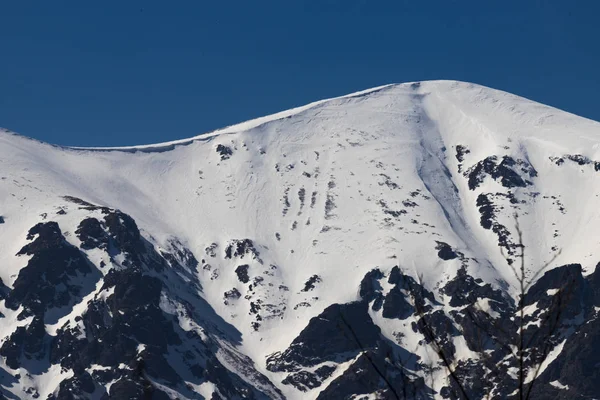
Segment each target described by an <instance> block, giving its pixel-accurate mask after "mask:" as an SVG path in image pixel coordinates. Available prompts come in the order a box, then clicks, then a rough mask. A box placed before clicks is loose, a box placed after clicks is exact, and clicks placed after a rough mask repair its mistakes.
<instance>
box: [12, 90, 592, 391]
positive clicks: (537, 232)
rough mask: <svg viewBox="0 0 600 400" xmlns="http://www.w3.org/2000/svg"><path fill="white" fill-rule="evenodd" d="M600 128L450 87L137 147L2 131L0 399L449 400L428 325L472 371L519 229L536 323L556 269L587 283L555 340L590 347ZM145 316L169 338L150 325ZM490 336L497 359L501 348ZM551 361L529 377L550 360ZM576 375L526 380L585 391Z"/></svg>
mask: <svg viewBox="0 0 600 400" xmlns="http://www.w3.org/2000/svg"><path fill="white" fill-rule="evenodd" d="M599 143H600V124H598V123H597V122H594V121H590V120H586V119H584V118H581V117H577V116H575V115H573V114H569V113H565V112H561V111H559V110H557V109H554V108H551V107H548V106H543V105H540V104H538V103H535V102H532V101H530V100H526V99H523V98H520V97H517V96H514V95H511V94H508V93H505V92H501V91H497V90H493V89H489V88H485V87H482V86H478V85H473V84H468V83H461V82H453V81H433V82H423V83H419V82H413V83H408V84H397V85H386V86H382V87H378V88H374V89H368V90H366V91H362V92H357V93H354V94H351V95H347V96H342V97H338V98H334V99H328V100H323V101H319V102H315V103H311V104H309V105H307V106H303V107H298V108H295V109H292V110H288V111H283V112H280V113H276V114H273V115H271V116H267V117H263V118H259V119H255V120H251V121H247V122H244V123H241V124H237V125H233V126H231V127H228V128H223V129H221V130H217V131H215V132H213V133H207V134H204V135H200V136H197V137H194V138H190V139H184V140H182V141H174V142H167V143H162V144H156V145H145V146H141V147H140V146H134V147H128V148H100V149H98V148H92V149H85V148H70V147H60V146H54V145H48V144H45V143H41V142H38V141H35V140H29V139H26V138H23V137H20V136H15V135H13V134H10V133H6V132H4V133H0V207H1V208H0V217H2V219H1V220H0V221H2V223H1V224H0V255H1V257H2V258H1V260H0V261H2V264H3V268H2V269H1V270H0V279H1V282H2V284H1V285H0V313H1V315H0V319H3V320H4V321H5V322H8V323H6V324H3V328H2V329H0V355H2V356H3V358H2V361H0V373H2V374H5V376H6V379H8V380H10V381H11V382H13V384H12V386H9V387H6V386H4V387H1V388H0V389H1V393H3V394H4V395H5V396H6V395H8V394H11V395H14V396H17V397H30V396H31V397H32V396H33V394H32V393H34V391H35V393H38V395H42V396H44V397H45V396H50V397H52V396H54V397H55V398H69V397H68V395H67V393H68V391H69V390H75V391H79V393H80V394H81V396H83V397H84V398H86V397H90V398H106V396H109V397H110V396H112V397H116V398H118V396H120V395H123V393H133V394H131V396H133V398H139V396H143V395H144V393H145V391H147V390H150V391H151V392H152V393H157V395H160V396H167V397H168V398H174V397H180V398H201V397H199V396H202V397H205V398H215V399H217V398H283V397H286V398H291V399H294V398H352V396H355V395H356V396H358V395H365V396H371V398H394V394H396V395H397V393H400V392H403V391H406V390H409V391H412V392H414V393H413V397H415V398H454V397H456V393H457V392H458V388H457V387H456V385H454V383H455V382H453V381H452V379H449V377H448V374H445V373H444V367H443V363H442V361H441V360H440V359H437V360H436V359H435V357H432V356H431V354H430V352H431V349H430V346H431V344H429V345H428V344H427V343H431V341H432V340H433V339H432V332H435V335H433V336H434V337H436V338H437V337H438V336H439V338H443V340H442V343H440V348H441V349H442V351H443V353H442V354H446V355H447V357H449V358H451V359H452V360H454V361H453V362H455V363H456V365H457V366H459V367H460V368H463V369H462V370H461V371H462V372H460V373H461V374H462V373H464V374H465V376H469V374H485V368H487V367H486V366H485V365H481V364H478V363H477V362H476V360H477V359H480V358H481V354H483V353H482V349H481V348H479V347H478V345H477V343H475V342H474V340H475V339H474V335H473V332H474V331H477V329H479V328H477V327H476V326H475V327H474V326H473V324H472V323H471V322H472V321H470V319H469V318H467V317H468V316H469V315H470V314H469V313H475V314H477V313H480V312H482V311H481V310H480V309H479V308H478V307H484V309H485V310H488V311H486V312H484V313H483V314H482V315H481V318H482V320H481V321H480V323H481V324H483V325H485V326H486V327H487V328H486V329H488V330H490V329H492V328H493V326H494V323H495V322H494V321H495V319H496V318H500V320H502V321H503V322H506V323H509V324H513V323H514V322H515V321H516V319H515V318H516V317H515V315H516V314H515V313H516V312H517V310H516V307H517V304H516V303H515V299H516V298H517V297H518V296H517V295H518V294H519V293H518V283H519V282H518V277H515V275H514V273H513V268H512V267H511V264H510V263H511V262H513V263H514V262H515V261H519V260H520V258H519V257H520V249H521V246H522V245H524V246H525V249H526V254H527V258H526V264H525V269H526V272H527V273H528V274H530V277H535V278H536V279H537V278H539V279H540V281H541V282H542V283H540V284H539V285H538V286H535V285H534V286H532V290H533V292H531V296H532V297H535V298H537V299H538V300H537V302H533V303H531V304H529V303H528V305H527V307H529V308H528V312H530V313H531V315H532V316H531V317H529V316H527V318H531V321H528V323H529V324H530V325H531V324H533V325H535V324H541V322H540V321H543V319H544V318H548V315H553V314H552V313H553V308H552V307H553V304H554V303H553V301H555V300H556V299H559V298H558V297H557V293H561V292H560V290H559V289H557V286H556V285H557V279H556V276H555V275H556V274H564V276H565V277H572V278H569V279H571V280H572V282H573V283H572V285H573V287H572V288H571V291H572V292H573V293H575V294H576V295H577V296H580V297H581V300H580V302H579V303H578V304H579V305H572V306H569V307H570V308H569V310H570V311H569V313H570V314H569V315H568V318H567V317H561V318H565V319H564V321H563V319H560V321H561V322H560V323H561V325H560V326H561V328H560V329H557V330H556V332H550V333H551V334H550V335H549V339H548V343H551V344H552V346H553V351H555V352H558V354H561V351H563V350H562V347H560V346H563V347H564V348H565V349H567V350H564V351H578V350H577V349H579V348H580V347H578V346H591V347H593V346H595V345H594V342H591V343H590V342H589V341H590V340H591V341H593V340H595V339H594V338H595V337H596V336H594V335H588V336H590V339H589V340H588V341H585V340H583V339H581V338H580V336H578V332H580V331H583V330H585V329H592V328H590V327H595V326H596V325H595V324H597V322H596V321H597V320H598V319H597V314H598V312H597V310H596V309H595V308H594V307H600V303H596V302H597V300H595V299H596V297H595V295H594V293H596V290H597V287H596V286H595V285H596V281H597V278H596V277H597V276H600V275H597V274H599V273H598V272H597V271H598V270H597V264H598V261H599V260H598V259H597V258H596V257H595V256H594V254H595V253H596V252H597V251H598V250H599V246H600V244H599V243H597V241H596V240H595V236H596V230H595V227H594V224H593V221H595V220H596V219H597V218H598V217H600V215H599V212H598V211H597V210H598V209H599V208H598V206H600V204H598V203H599V202H600V200H599V199H598V195H597V194H596V193H597V191H596V190H595V188H597V187H598V183H597V182H598V179H599V178H600V175H599V172H598V171H599V170H600V161H598V160H600V147H599V146H598V144H599ZM515 213H516V214H517V216H518V217H517V220H515V219H514V217H513V214H515ZM516 224H520V227H521V228H520V229H521V231H522V240H521V241H520V239H519V235H520V234H519V231H518V230H517V225H516ZM546 263H551V264H550V265H548V266H547V268H542V267H544V265H545V264H546ZM555 270H556V271H559V272H556V273H554V275H552V274H549V272H551V271H555ZM40 277H42V278H40ZM46 277H47V278H46ZM47 279H50V280H47ZM558 281H560V279H558ZM567 281H569V280H567ZM140 282H143V284H141V283H140ZM536 282H537V281H536ZM569 282H570V281H569ZM533 283H535V282H532V284H533ZM128 287H129V288H130V289H131V290H127V288H128ZM575 294H574V295H575ZM563 300H564V299H563ZM480 303H481V304H483V306H482V305H480ZM478 304H479V305H478ZM536 304H538V305H539V307H538V306H536ZM569 304H571V303H569ZM542 305H544V306H543V307H542ZM473 307H475V308H473ZM477 315H479V314H477ZM528 315H529V314H528ZM494 316H495V317H494ZM334 320H335V321H334ZM100 321H103V322H102V323H100ZM323 321H334V322H332V323H333V325H331V324H329V323H326V322H323ZM360 321H364V331H363V330H362V329H363V327H360V326H361V322H360ZM511 321H512V322H511ZM584 322H585V323H584ZM153 324H159V326H163V327H164V331H165V332H166V333H165V335H164V336H161V337H160V338H157V339H156V341H155V340H154V339H152V338H149V337H148V336H147V334H146V333H145V331H144V330H146V329H151V327H152V325H153ZM340 324H341V325H340ZM132 326H135V327H139V329H137V328H136V329H134V328H132ZM528 326H529V325H528ZM510 329H516V327H515V326H513V325H511V328H510ZM594 329H595V328H594ZM569 332H570V333H569ZM490 335H491V334H490ZM100 337H106V338H109V339H110V340H109V342H110V343H109V344H107V345H102V344H101V343H102V342H98V340H99V338H100ZM353 337H355V338H356V339H353ZM494 337H495V336H494V335H491V338H492V339H490V340H491V342H490V343H488V345H489V346H491V347H490V348H492V349H493V354H494V357H498V359H502V357H504V358H506V357H510V356H509V355H508V354H506V352H505V350H504V349H503V348H502V346H498V338H496V339H494ZM323 338H331V340H330V342H328V346H323V345H322V344H321V343H320V341H321V340H322V339H323ZM569 338H571V339H569ZM574 338H578V339H577V341H575V339H574ZM159 339H160V340H159ZM103 340H104V339H103ZM357 343H358V345H357ZM561 343H562V344H561ZM578 343H579V344H578ZM581 343H583V344H581ZM107 346H116V347H118V348H122V350H123V351H122V354H120V355H119V356H118V357H117V356H115V355H111V354H110V351H109V350H108V348H107ZM536 346H537V347H536ZM540 346H542V345H541V344H540V343H537V342H535V341H534V342H532V346H531V349H529V350H530V351H531V352H532V353H531V354H532V356H531V357H532V361H531V362H532V363H534V362H535V361H536V360H538V358H539V357H538V358H536V357H535V351H541V350H540V348H541V347H540ZM438 350H439V349H438ZM559 350H560V351H559ZM73 351H79V352H81V354H83V355H84V357H83V358H82V361H77V360H74V358H73V354H72V352H73ZM385 354H388V356H384V355H385ZM557 357H558V356H557ZM556 359H557V360H559V361H557V362H554V360H552V361H551V362H550V363H549V365H546V366H545V368H544V370H543V371H542V373H544V372H546V371H547V372H546V374H547V375H549V374H550V375H551V374H554V375H556V374H559V375H560V374H563V375H564V374H565V373H563V372H560V371H562V370H561V369H560V368H561V361H560V359H559V358H556ZM32 360H39V362H34V361H32ZM140 360H141V361H140ZM538 361H539V360H538ZM542 361H544V360H542ZM140 362H141V364H140ZM161 364H164V365H168V366H169V367H170V369H168V368H167V369H166V370H165V371H166V372H165V373H160V372H159V370H157V369H156V368H157V365H161ZM428 364H431V365H434V366H436V368H435V374H434V375H435V376H434V375H432V381H431V382H430V381H429V379H430V377H429V376H428V375H427V374H426V373H425V372H424V371H426V370H427V366H428ZM509 364H510V363H509ZM140 365H141V366H140ZM369 366H370V367H372V368H366V370H365V367H369ZM376 366H379V367H377V368H375V367H376ZM380 367H381V368H380ZM505 367H506V368H509V367H510V368H513V367H514V366H510V365H509V366H503V367H501V368H500V369H501V371H503V372H502V376H491V377H490V379H489V382H488V383H489V384H490V385H492V386H489V387H484V388H480V387H476V386H477V385H474V383H472V382H470V381H468V380H467V381H468V382H467V383H468V385H467V386H468V388H469V390H470V391H471V392H470V393H472V394H473V397H472V398H479V397H478V396H480V393H482V391H485V390H494V391H497V392H498V393H502V394H503V395H506V396H508V394H509V393H511V392H512V390H513V389H511V388H513V385H514V381H513V380H512V378H510V376H511V375H510V373H508V370H506V371H505V370H504V368H505ZM534 367H535V364H532V365H529V366H528V368H534ZM481 368H483V369H481ZM382 369H383V370H385V371H386V374H387V371H388V370H389V373H390V374H391V375H390V376H384V375H385V374H381V373H375V372H374V371H381V370H382ZM61 371H62V372H61ZM103 371H104V372H103ZM136 371H137V372H136ZM365 371H366V372H365ZM26 374H27V375H28V376H27V377H26V378H22V379H21V378H15V377H16V376H17V375H19V376H25V375H26ZM365 374H366V375H365ZM399 376H401V377H402V378H401V379H400V378H398V377H399ZM561 376H562V375H561ZM49 377H52V379H50V378H49ZM392 377H396V378H398V379H396V378H394V379H392ZM433 377H434V378H435V379H433ZM465 379H466V378H465ZM544 379H546V378H545V375H544ZM548 379H550V378H548ZM560 379H563V378H560ZM573 379H574V378H573V376H572V375H569V374H568V373H567V374H566V375H565V377H564V380H565V382H562V381H560V380H559V379H558V378H556V379H554V381H557V382H561V383H560V385H563V386H565V385H567V386H569V385H570V386H571V387H572V389H571V390H569V389H556V388H555V386H553V385H550V383H549V382H554V381H547V382H545V383H544V385H540V390H542V389H543V390H546V391H548V390H554V389H556V390H557V391H558V392H557V393H559V394H557V395H556V396H558V397H556V398H561V397H560V396H563V395H564V396H568V395H570V396H575V395H576V394H581V393H583V394H585V393H589V390H592V389H590V388H588V387H587V386H585V385H582V384H578V383H577V382H575V383H574V382H573ZM362 380H365V381H367V382H369V384H367V385H365V384H359V383H360V382H361V381H362ZM51 382H56V385H55V386H52V383H51ZM390 382H391V384H390ZM115 383H118V385H117V386H115V387H113V385H114V384H115ZM548 385H549V386H548ZM591 385H592V386H591V387H592V388H593V383H592V384H591ZM31 388H33V389H31ZM69 388H70V389H69ZM552 388H554V389H552ZM30 389H31V390H30ZM28 390H29V392H28ZM586 390H588V392H586ZM136 393H137V394H136ZM453 393H454V394H453ZM547 393H549V392H547ZM61 396H62V397H61ZM64 396H67V397H64ZM136 396H138V397H136ZM453 396H454V397H453ZM553 396H554V394H553ZM457 398H460V395H458V397H457Z"/></svg>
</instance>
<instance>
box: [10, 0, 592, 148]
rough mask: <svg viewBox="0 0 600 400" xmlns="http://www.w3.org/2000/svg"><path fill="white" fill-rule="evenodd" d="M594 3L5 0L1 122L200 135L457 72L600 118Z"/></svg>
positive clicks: (57, 129)
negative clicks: (379, 88)
mask: <svg viewBox="0 0 600 400" xmlns="http://www.w3.org/2000/svg"><path fill="white" fill-rule="evenodd" d="M599 14H600V2H598V1H595V0H589V1H551V0H519V1H510V0H505V1H494V0H489V1H487V0H486V1H481V0H478V1H470V0H454V1H453V0H439V1H428V0H411V1H405V0H397V1H389V2H388V1H373V0H356V1H354V0H277V1H267V0H254V1H248V0H245V1H241V0H240V1H233V0H217V1H212V2H211V1H204V0H195V1H186V0H175V1H166V0H156V1H154V0H148V1H143V0H124V1H123V0H119V1H113V0H103V1H81V0H71V1H68V0H53V1H49V0H43V1H42V0H39V1H34V0H31V1H29V0H28V1H4V2H0V23H1V34H0V126H2V127H5V128H8V129H11V130H14V131H16V132H19V133H21V134H24V135H27V136H32V137H35V138H38V139H41V140H44V141H48V142H51V143H57V144H67V145H82V146H87V145H103V146H108V145H132V144H144V143H153V142H160V141H167V140H173V139H178V138H185V137H189V136H193V135H197V134H200V133H203V132H206V131H209V130H212V129H215V128H219V127H222V126H225V125H230V124H232V123H236V122H240V121H243V120H246V119H250V118H254V117H258V116H262V115H265V114H269V113H273V112H276V111H280V110H284V109H287V108H291V107H294V106H298V105H302V104H305V103H308V102H311V101H315V100H319V99H321V98H326V97H332V96H338V95H343V94H347V93H350V92H353V91H357V90H360V89H365V88H368V87H372V86H378V85H382V84H386V83H392V82H406V81H414V80H426V79H457V80H463V81H470V82H475V83H480V84H483V85H486V86H491V87H494V88H498V89H502V90H506V91H509V92H512V93H515V94H519V95H522V96H525V97H528V98H531V99H534V100H537V101H540V102H542V103H546V104H550V105H553V106H556V107H559V108H562V109H565V110H568V111H571V112H574V113H576V114H579V115H583V116H586V117H589V118H592V119H596V120H600V105H599V102H598V97H597V96H598V93H600V73H599V71H600V28H599V26H600V23H599V22H598V15H599Z"/></svg>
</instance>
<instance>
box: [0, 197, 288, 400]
mask: <svg viewBox="0 0 600 400" xmlns="http://www.w3.org/2000/svg"><path fill="white" fill-rule="evenodd" d="M84 207H87V208H89V209H91V210H98V208H96V207H95V206H93V205H91V204H90V203H87V202H85V204H84ZM101 211H102V213H103V214H104V216H105V217H104V219H103V220H99V219H97V218H94V217H88V218H85V219H83V220H82V221H81V222H80V224H79V226H78V228H77V230H76V235H77V238H78V239H79V240H80V241H81V249H78V248H77V247H75V246H73V245H71V244H70V243H69V242H67V240H65V237H64V236H63V234H62V232H61V230H60V227H59V225H58V224H57V223H56V222H52V221H49V222H45V223H40V224H37V225H36V226H34V227H33V228H31V229H30V230H29V233H28V235H27V239H28V240H29V241H30V242H29V243H28V244H26V245H25V246H24V247H23V248H22V249H21V250H20V251H19V255H27V256H30V257H31V258H30V259H29V261H28V263H27V265H26V266H25V267H24V268H22V269H21V271H20V273H19V276H18V277H17V279H16V280H15V282H14V283H13V288H12V290H10V289H9V288H6V287H4V286H2V287H1V288H0V289H2V295H3V296H5V297H6V300H5V304H6V306H7V307H8V308H9V309H12V310H15V311H18V310H20V312H19V313H18V318H19V319H20V320H23V321H24V322H25V321H26V319H27V318H29V319H30V320H29V322H25V324H24V325H22V326H19V327H18V328H16V330H15V331H14V332H12V333H11V334H10V336H8V337H7V338H4V341H3V343H2V346H1V347H0V355H1V356H3V357H4V360H5V363H6V365H7V366H8V367H9V368H11V369H14V370H16V369H18V368H25V369H31V370H32V371H39V370H41V371H48V370H49V369H50V368H52V367H53V366H59V367H60V368H61V369H62V370H63V371H72V374H71V376H70V377H66V378H64V379H63V380H62V381H61V382H60V385H59V387H58V389H57V390H56V391H55V392H54V393H53V394H52V395H51V396H50V398H55V399H72V398H88V397H94V398H101V397H102V398H106V396H108V397H109V398H128V399H146V398H153V399H169V398H172V397H173V394H174V393H176V396H181V397H187V398H198V394H197V393H195V392H194V391H193V389H192V388H191V386H190V383H193V384H196V385H201V384H202V382H211V383H210V384H211V385H214V387H215V390H216V391H215V393H220V395H217V396H221V397H219V398H282V395H281V393H280V392H279V390H278V389H276V388H275V387H274V386H273V385H272V384H271V383H270V382H269V381H268V379H266V378H265V377H264V376H262V375H261V374H260V373H259V372H257V371H255V370H254V367H253V363H252V361H251V360H249V359H247V358H245V357H244V356H243V355H241V354H236V352H237V351H236V350H235V349H234V348H233V347H227V348H222V345H220V344H219V341H222V340H228V339H227V335H225V334H224V333H223V331H221V329H222V328H217V327H216V326H215V328H214V329H215V330H214V331H213V332H211V331H210V330H206V329H205V328H200V327H199V326H198V325H197V326H198V327H197V328H196V329H191V330H190V329H189V328H187V329H183V328H182V326H186V325H182V319H186V318H188V319H189V320H191V321H199V323H200V324H202V325H206V323H205V322H202V321H203V320H202V318H203V316H202V313H204V312H208V315H210V313H211V310H210V306H208V304H206V303H205V302H204V301H202V300H201V299H200V298H199V297H197V298H195V299H194V298H189V297H188V298H187V299H186V298H185V297H179V295H178V294H177V293H176V292H175V293H174V292H173V285H174V284H177V283H176V279H177V278H178V277H179V279H181V277H186V279H189V278H187V276H188V275H187V274H186V273H187V271H189V270H190V269H195V268H196V267H197V266H198V262H197V261H196V259H195V258H194V256H193V254H192V253H191V252H189V250H187V249H185V248H181V247H176V244H174V246H173V248H172V249H171V250H172V252H163V253H162V254H161V253H158V252H157V251H155V250H154V249H153V248H152V247H151V246H149V245H148V244H147V243H145V241H144V239H143V238H142V237H141V235H140V232H139V229H138V228H137V225H136V223H135V221H134V220H133V219H132V218H131V217H129V216H128V215H126V214H124V213H122V212H120V211H117V210H111V209H107V208H102V209H101ZM82 250H97V251H101V252H102V253H103V254H105V255H106V257H108V258H109V259H114V260H115V262H116V259H117V258H118V259H119V261H118V262H119V264H120V266H119V267H113V268H111V269H109V270H107V271H104V273H105V274H104V275H103V274H102V273H101V272H100V270H98V269H97V268H96V267H95V265H94V264H92V263H91V262H90V261H89V260H88V259H87V257H86V255H85V253H84V252H82ZM167 266H170V267H171V269H170V271H165V268H167ZM192 279H193V278H192ZM165 282H166V283H165ZM190 283H193V282H190ZM188 284H189V283H188ZM193 286H194V285H192V287H193ZM195 286H196V287H198V288H200V286H199V285H195ZM239 296H240V294H239V292H237V295H236V292H232V294H231V295H230V297H231V298H236V297H239ZM84 297H85V298H86V299H87V300H86V301H83V299H84ZM190 300H192V301H194V305H192V303H190ZM76 304H81V305H82V306H83V308H82V309H81V310H82V311H81V312H80V313H78V314H75V315H73V316H70V315H69V314H70V313H71V311H72V308H73V307H74V305H76ZM195 307H199V308H200V309H196V310H197V311H195V310H194V308H195ZM202 309H203V311H201V310H202ZM198 312H200V313H201V314H197V313H198ZM212 313H213V314H214V311H213V312H212ZM59 320H60V321H61V322H60V325H59V326H57V329H56V332H55V333H53V334H48V332H47V329H49V328H47V326H48V325H46V324H54V323H56V321H59ZM215 322H216V323H218V324H221V325H222V326H223V327H225V329H230V328H226V324H225V323H224V322H223V321H221V322H218V319H217V320H215V321H213V322H211V326H212V325H214V324H215ZM186 324H187V322H186ZM216 338H219V339H218V340H217V339H216ZM229 340H233V338H230V339H229ZM217 353H223V354H227V357H229V358H233V359H235V360H237V361H236V362H237V368H242V369H243V370H244V371H245V374H246V375H247V376H250V377H251V378H250V380H251V381H252V382H254V383H253V384H248V383H246V381H244V380H243V379H241V378H240V377H239V376H238V375H237V374H236V373H233V372H232V371H231V370H230V369H229V368H228V367H225V366H223V365H222V364H221V361H219V358H217V357H216V354H217ZM238 373H239V372H238ZM158 382H160V385H157V383H158ZM165 388H168V390H166V389H165ZM165 390H166V391H165ZM35 393H37V392H36V391H35V390H33V389H32V391H31V395H32V397H36V395H35Z"/></svg>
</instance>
